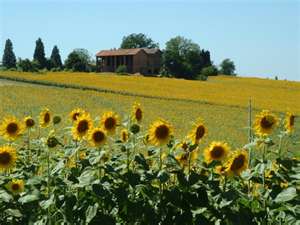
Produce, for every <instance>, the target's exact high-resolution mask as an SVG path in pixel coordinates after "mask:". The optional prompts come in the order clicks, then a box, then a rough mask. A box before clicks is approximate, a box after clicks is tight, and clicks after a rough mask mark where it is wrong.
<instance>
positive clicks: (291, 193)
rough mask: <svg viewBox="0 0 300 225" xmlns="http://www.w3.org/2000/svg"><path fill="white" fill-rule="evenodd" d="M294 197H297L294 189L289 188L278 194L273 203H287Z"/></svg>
mask: <svg viewBox="0 0 300 225" xmlns="http://www.w3.org/2000/svg"><path fill="white" fill-rule="evenodd" d="M296 196H297V191H296V188H294V187H289V188H287V189H285V190H283V191H282V192H280V193H279V194H278V195H277V196H276V198H275V199H274V201H275V202H276V203H280V202H287V201H290V200H292V199H294V198H295V197H296Z"/></svg>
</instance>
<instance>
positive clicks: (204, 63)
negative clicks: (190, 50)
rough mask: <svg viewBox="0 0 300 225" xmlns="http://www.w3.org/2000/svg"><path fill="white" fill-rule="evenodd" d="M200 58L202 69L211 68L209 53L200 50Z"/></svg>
mask: <svg viewBox="0 0 300 225" xmlns="http://www.w3.org/2000/svg"><path fill="white" fill-rule="evenodd" d="M201 58H202V67H203V68H204V67H209V66H212V62H211V59H210V52H209V51H205V50H201Z"/></svg>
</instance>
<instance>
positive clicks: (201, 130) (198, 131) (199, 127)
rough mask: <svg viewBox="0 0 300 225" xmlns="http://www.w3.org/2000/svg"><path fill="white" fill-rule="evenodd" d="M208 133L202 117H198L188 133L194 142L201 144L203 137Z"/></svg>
mask: <svg viewBox="0 0 300 225" xmlns="http://www.w3.org/2000/svg"><path fill="white" fill-rule="evenodd" d="M206 134H207V129H206V127H205V126H204V124H203V121H202V119H200V118H199V119H198V122H197V123H195V124H194V128H193V129H192V130H191V132H190V133H189V135H188V138H190V139H191V141H192V142H193V144H199V142H200V141H201V140H202V139H203V137H204V136H205V135H206Z"/></svg>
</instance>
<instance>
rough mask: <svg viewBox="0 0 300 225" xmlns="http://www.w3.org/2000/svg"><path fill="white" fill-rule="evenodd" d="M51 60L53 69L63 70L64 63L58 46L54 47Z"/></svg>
mask: <svg viewBox="0 0 300 225" xmlns="http://www.w3.org/2000/svg"><path fill="white" fill-rule="evenodd" d="M50 60H51V66H52V67H53V68H62V62H61V57H60V54H59V49H58V48H57V46H56V45H54V47H53V49H52V53H51V57H50Z"/></svg>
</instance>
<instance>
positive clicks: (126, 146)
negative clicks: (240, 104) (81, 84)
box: [0, 86, 300, 225]
mask: <svg viewBox="0 0 300 225" xmlns="http://www.w3.org/2000/svg"><path fill="white" fill-rule="evenodd" d="M2 88H3V89H4V90H1V91H2V93H7V92H8V93H10V95H11V96H15V97H18V98H15V101H16V102H15V103H12V102H11V101H9V102H4V103H5V104H4V105H5V106H6V107H8V108H10V106H11V108H10V110H6V111H5V114H6V115H5V116H3V117H2V118H1V121H0V138H1V145H0V224H55V225H56V224H95V225H96V224H103V225H114V224H116V225H117V224H132V225H142V224H149V225H156V224H164V225H169V224H174V225H177V224H178V225H179V224H180V225H185V224H186V225H190V224H195V225H196V224H204V225H209V224H225V225H235V224H241V225H248V224H249V225H252V224H253V225H254V224H266V225H267V224H270V225H271V224H272V225H273V224H274V225H277V224H278V225H279V224H289V225H292V224H299V222H300V221H299V216H300V206H299V205H300V204H299V203H300V198H299V191H300V177H299V173H300V160H299V158H297V157H295V156H294V152H293V151H291V148H290V146H292V145H294V144H296V142H295V133H296V132H297V130H298V129H299V128H298V127H297V123H296V120H297V117H296V115H295V114H294V113H292V112H286V113H284V114H278V113H272V112H271V111H269V110H261V111H259V112H255V111H253V113H255V115H254V117H253V121H251V120H250V119H249V121H248V123H249V126H248V127H247V130H248V133H246V134H245V136H246V138H247V139H248V143H247V142H245V143H244V144H237V143H236V142H235V141H234V140H231V141H227V140H226V139H216V138H215V134H216V133H217V130H218V129H220V130H222V129H223V128H222V126H220V127H217V126H210V125H209V122H208V121H207V120H206V118H203V117H197V118H195V119H189V121H188V122H189V123H190V126H189V129H188V131H187V132H185V133H183V132H182V133H181V134H178V131H176V130H175V129H174V124H173V123H172V122H170V121H169V119H168V116H169V115H168V114H167V113H163V116H162V118H155V119H153V120H152V121H151V122H150V123H149V124H148V125H145V119H146V118H147V109H146V108H144V107H143V105H141V104H140V103H137V102H135V103H134V104H133V105H129V106H128V110H127V112H124V113H122V115H121V113H120V112H119V111H118V110H104V111H102V112H101V113H100V112H98V113H97V114H96V115H93V114H91V113H90V110H95V108H97V104H94V105H91V107H90V108H83V104H85V103H83V102H85V101H84V100H85V99H84V98H83V97H82V96H81V94H83V92H84V91H80V90H63V93H64V95H65V96H68V98H66V99H64V100H63V102H60V101H62V99H63V95H58V94H55V92H56V91H58V92H59V91H62V90H61V89H59V90H56V88H54V89H50V88H46V90H44V91H45V92H49V93H48V95H46V96H48V97H49V99H48V101H47V99H44V104H46V105H48V104H55V103H57V104H58V105H59V106H60V107H64V106H66V107H67V106H68V104H69V102H67V100H69V101H70V103H72V101H75V102H78V106H77V107H76V108H73V109H72V110H68V109H67V108H66V107H64V108H63V109H62V108H60V113H61V112H62V111H64V112H67V114H64V115H63V114H60V113H57V112H55V111H54V110H53V109H51V110H50V109H49V108H43V109H42V110H38V111H37V109H34V108H32V111H30V108H31V105H26V103H28V100H26V98H29V96H26V94H24V93H25V92H23V98H21V96H22V95H21V94H19V95H13V93H14V92H15V93H18V91H17V89H18V88H19V89H20V91H26V88H29V89H27V91H28V90H30V88H32V92H31V93H30V95H31V98H29V99H30V100H31V101H35V100H36V99H40V98H41V93H43V92H42V90H43V88H44V89H45V87H36V88H33V87H29V86H25V87H22V86H19V87H16V86H10V87H8V86H3V87H2ZM2 88H1V89H2ZM5 88H7V89H6V91H7V92H4V91H5ZM50 90H51V91H50ZM51 93H52V94H53V96H52V97H50V96H51ZM35 94H39V96H36V97H34V96H35ZM68 94H73V95H70V96H69V95H68ZM85 94H88V95H89V96H88V95H87V96H85V97H87V98H93V97H95V99H96V100H98V101H101V98H100V96H97V95H93V94H95V93H90V92H87V93H85ZM97 94H100V93H97ZM101 94H102V93H101ZM10 95H8V94H6V97H4V98H3V99H1V100H5V99H6V98H8V97H9V96H10ZM123 97H124V96H123ZM13 99H14V97H12V98H11V99H10V100H13ZM17 99H18V100H17ZM103 99H105V101H108V102H107V104H108V105H109V106H110V105H111V104H112V102H109V100H110V99H109V98H103ZM102 101H104V100H102ZM152 101H153V99H152ZM165 101H166V100H165ZM123 103H124V102H123ZM18 104H19V105H18ZM195 104H196V103H195ZM160 105H161V104H159V103H158V107H159V106H160ZM16 106H17V107H18V109H17V108H16ZM21 107H24V109H23V111H22V113H20V108H21ZM222 107H224V106H222ZM37 108H40V106H37ZM54 108H55V107H54ZM190 109H191V108H190ZM14 110H16V111H14ZM150 110H151V109H150ZM160 110H162V109H161V108H160ZM173 110H174V109H173ZM191 111H192V110H191ZM250 112H252V111H251V108H249V113H250ZM177 113H178V112H177ZM220 114H221V115H223V114H222V113H221V112H220ZM179 115H180V114H177V116H179ZM214 118H215V117H214ZM215 120H216V118H215ZM223 120H224V118H223ZM235 120H236V121H238V120H239V118H238V117H236V118H235ZM223 122H224V121H223ZM181 123H186V122H185V121H183V120H182V121H181ZM224 124H225V123H224ZM235 126H236V125H235ZM236 129H238V128H236ZM232 130H233V129H232ZM232 130H231V131H230V132H232ZM223 132H225V133H227V134H228V133H229V132H228V131H226V130H224V131H223ZM244 133H245V132H239V134H240V136H242V135H244ZM176 137H180V138H176ZM209 138H210V139H211V140H212V141H209V142H208V143H207V144H205V143H206V142H205V141H207V139H209ZM203 145H204V147H202V146H203Z"/></svg>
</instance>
